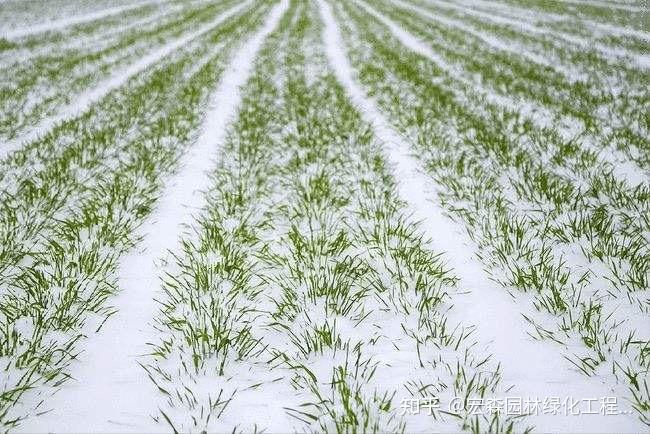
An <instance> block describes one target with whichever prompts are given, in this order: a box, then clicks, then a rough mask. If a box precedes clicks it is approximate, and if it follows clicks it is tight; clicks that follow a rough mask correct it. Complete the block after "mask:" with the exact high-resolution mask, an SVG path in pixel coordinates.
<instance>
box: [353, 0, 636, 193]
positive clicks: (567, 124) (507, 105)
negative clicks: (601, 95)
mask: <svg viewBox="0 0 650 434" xmlns="http://www.w3.org/2000/svg"><path fill="white" fill-rule="evenodd" d="M356 3H357V4H358V5H359V6H360V7H361V8H363V9H364V10H365V11H366V12H367V13H368V14H370V15H372V16H373V17H375V18H376V19H377V21H379V22H380V23H382V24H383V25H385V26H386V27H387V28H388V30H390V32H391V33H392V34H393V36H395V38H397V40H398V41H399V42H400V43H402V44H403V45H404V46H405V47H406V48H408V49H410V50H412V51H413V52H415V53H417V54H419V55H421V56H424V57H426V58H428V59H429V60H431V61H433V62H434V63H435V64H436V65H437V66H438V67H439V68H440V69H442V70H443V71H445V72H447V73H448V74H449V76H450V77H453V78H454V80H456V81H457V82H460V83H462V84H464V85H466V86H468V87H470V88H472V89H474V90H475V91H476V92H477V93H479V94H481V95H484V96H485V98H486V100H487V101H489V102H490V103H492V104H494V105H496V106H499V107H501V108H503V109H512V108H517V110H518V111H519V113H521V114H522V115H524V116H525V117H527V118H528V119H530V120H531V121H532V122H533V123H534V124H535V125H536V126H537V127H539V128H555V130H556V131H557V132H558V133H560V135H561V136H562V137H563V138H564V139H565V140H571V139H572V138H573V137H574V136H575V135H576V134H577V133H578V132H579V129H576V125H577V121H576V120H575V119H574V118H570V117H568V116H565V117H563V119H562V120H563V122H562V123H559V124H558V123H557V122H556V121H555V120H554V119H555V116H554V113H553V111H552V110H551V109H548V108H546V107H544V106H543V105H541V104H538V103H537V102H535V101H531V100H526V99H523V98H511V97H510V96H507V95H503V94H498V93H496V92H494V91H492V90H489V89H487V88H485V87H483V86H482V85H481V84H479V83H476V82H475V81H473V80H470V79H468V78H465V77H463V71H462V70H461V69H460V68H458V67H456V66H454V65H451V64H449V63H448V62H447V60H446V59H444V58H443V57H442V56H440V55H439V54H438V53H436V52H435V51H434V50H433V49H432V48H431V47H430V46H429V45H428V44H426V43H424V42H422V41H421V40H420V39H418V38H417V37H416V36H414V35H413V34H411V33H409V32H408V31H406V30H404V29H403V28H401V27H400V26H399V25H398V24H397V23H395V22H394V21H393V20H391V19H390V18H388V17H386V16H385V15H383V14H382V13H380V12H379V11H376V10H375V9H373V8H372V7H371V6H370V5H368V4H367V3H366V2H365V1H363V0H356ZM454 92H455V91H454ZM455 94H456V95H459V93H458V92H455ZM612 153H613V151H612ZM598 159H599V160H600V161H607V162H610V163H612V167H613V169H614V176H615V177H616V178H617V179H620V180H624V181H625V182H627V183H629V184H630V185H632V186H635V185H639V184H640V183H642V182H645V181H646V180H647V179H648V178H647V175H646V174H645V172H644V171H643V170H642V169H641V168H640V167H638V166H637V165H636V164H635V163H634V162H632V161H629V160H627V159H626V158H625V157H624V156H622V155H621V156H620V157H619V158H609V157H608V155H607V154H605V153H603V152H598Z"/></svg>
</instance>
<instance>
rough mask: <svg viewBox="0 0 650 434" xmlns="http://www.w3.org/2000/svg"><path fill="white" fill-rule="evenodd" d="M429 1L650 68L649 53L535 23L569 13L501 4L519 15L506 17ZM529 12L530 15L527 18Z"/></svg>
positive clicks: (598, 24) (504, 10)
mask: <svg viewBox="0 0 650 434" xmlns="http://www.w3.org/2000/svg"><path fill="white" fill-rule="evenodd" d="M427 1H428V2H429V3H431V4H435V5H437V6H439V7H443V8H449V9H455V10H458V11H460V12H462V13H464V14H468V15H474V16H477V17H481V18H486V19H488V20H489V21H492V22H493V23H497V24H505V25H508V26H512V27H515V28H517V29H519V30H520V31H522V32H524V33H529V34H539V35H546V36H550V37H553V38H557V39H560V40H564V41H565V42H569V43H570V44H574V45H577V46H578V47H582V48H589V49H595V50H597V51H599V52H600V53H601V54H602V55H604V56H605V57H611V58H621V57H624V58H629V59H630V60H631V61H632V62H634V63H636V65H637V66H639V67H641V68H650V55H647V54H636V53H632V52H629V51H628V50H625V49H621V48H615V47H612V46H609V45H605V44H601V43H598V42H595V41H593V40H591V39H587V38H583V37H580V36H577V35H571V34H567V33H565V32H558V31H557V30H550V29H546V28H544V27H543V26H538V25H536V24H535V23H537V22H539V21H540V20H541V21H543V20H546V21H557V20H566V19H567V17H566V16H563V15H556V14H549V13H543V12H540V11H535V12H529V11H525V10H522V9H518V8H514V7H511V6H507V5H503V4H500V5H499V8H498V10H499V12H508V13H510V14H514V16H515V17H516V19H514V18H508V17H504V16H502V15H500V14H493V13H491V12H483V11H478V10H475V9H468V8H467V5H468V4H467V3H463V2H461V3H452V2H447V1H442V0H427ZM469 4H471V5H478V6H481V7H489V8H490V9H491V10H493V9H494V8H493V7H492V6H491V4H488V3H487V2H483V1H481V2H478V1H476V0H475V1H474V2H471V1H470V3H469ZM527 16H528V17H529V18H527ZM580 21H581V22H584V23H585V24H587V25H589V24H591V25H593V26H598V27H601V28H605V25H604V24H602V25H601V24H600V23H590V22H585V20H580ZM610 28H611V27H610Z"/></svg>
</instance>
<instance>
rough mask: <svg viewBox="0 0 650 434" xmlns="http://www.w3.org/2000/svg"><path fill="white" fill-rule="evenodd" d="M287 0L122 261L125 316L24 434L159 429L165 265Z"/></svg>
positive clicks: (225, 89) (232, 75) (212, 106)
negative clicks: (147, 365)
mask: <svg viewBox="0 0 650 434" xmlns="http://www.w3.org/2000/svg"><path fill="white" fill-rule="evenodd" d="M287 8H288V1H287V0H283V2H282V3H281V4H279V5H277V6H276V7H275V8H274V9H273V11H272V12H271V14H270V15H269V17H268V19H267V20H266V22H265V24H264V26H263V27H262V28H261V29H260V30H259V31H258V32H257V33H256V34H255V35H254V36H252V37H251V38H250V39H249V40H248V41H247V42H246V43H245V44H244V45H243V46H242V47H241V49H239V50H238V51H237V54H236V55H235V57H234V58H233V59H232V61H231V63H230V64H229V66H228V69H227V70H226V71H225V73H224V75H223V77H222V79H221V81H220V83H219V84H218V87H217V89H216V90H215V92H214V93H213V94H212V95H211V98H210V103H209V111H208V113H207V114H206V117H205V121H204V124H203V126H202V130H201V134H200V136H199V138H198V140H197V142H196V143H195V144H194V146H193V147H192V148H191V149H190V150H189V152H188V153H186V154H185V155H184V156H183V158H182V160H181V162H180V167H181V168H180V171H179V173H177V174H176V175H174V176H173V177H172V179H171V180H169V181H168V183H167V187H166V188H165V190H164V191H163V195H162V197H161V199H160V202H159V203H158V205H157V207H156V209H155V211H154V213H153V215H151V216H150V217H149V219H148V220H147V222H146V223H145V224H144V226H143V227H142V228H141V229H140V232H141V234H142V235H143V236H144V239H143V242H142V244H141V245H140V246H139V247H138V248H137V250H136V251H133V252H132V253H130V254H128V255H126V256H125V257H124V258H122V260H121V261H120V271H119V273H120V274H119V286H120V288H121V290H122V292H121V293H120V294H118V295H117V296H115V297H114V298H113V299H112V303H113V304H114V306H115V307H116V308H117V310H118V313H117V314H115V315H114V316H113V317H111V318H110V319H109V320H108V321H107V323H106V324H105V325H104V327H103V328H102V329H101V331H100V332H99V333H98V334H96V335H94V336H92V337H91V338H90V339H88V340H87V341H86V343H85V351H84V353H83V354H82V355H81V357H80V359H81V360H80V361H79V362H78V363H75V364H74V365H73V372H72V373H71V375H72V377H73V378H74V380H71V381H70V382H69V383H67V384H65V385H64V386H63V388H62V389H61V390H60V392H59V393H57V394H56V395H55V396H54V397H53V398H52V399H51V400H50V401H48V407H50V408H53V410H52V411H51V412H50V413H46V414H44V415H42V416H41V417H38V418H32V419H31V420H27V421H26V422H25V423H24V424H23V425H21V426H20V429H19V431H21V432H45V431H48V432H88V430H89V429H92V432H159V431H160V430H161V427H160V426H158V425H156V424H155V423H154V422H153V420H152V419H151V417H150V415H151V414H153V413H155V412H156V402H157V401H158V399H159V394H158V391H157V390H156V389H155V387H154V385H153V383H152V382H151V381H150V380H149V378H147V375H146V372H145V371H144V369H143V368H142V367H141V366H140V365H139V361H140V359H141V356H143V355H145V354H146V353H147V352H148V351H149V349H148V348H147V342H153V341H155V339H156V336H157V333H156V332H155V331H154V330H153V327H152V326H151V321H152V320H153V318H154V316H155V313H156V311H157V308H158V305H157V303H156V301H155V299H154V297H155V296H156V295H157V294H159V290H160V281H159V278H160V276H161V265H162V263H164V260H165V259H168V258H169V253H168V252H178V251H179V249H180V237H181V235H182V234H183V231H184V230H185V229H186V228H187V226H188V225H189V224H190V223H191V222H192V220H193V214H194V213H195V212H199V211H200V210H202V209H204V208H205V205H206V204H205V195H204V193H203V191H205V190H206V189H207V188H208V187H209V183H210V176H209V172H210V170H211V169H212V168H213V167H214V165H215V161H214V160H215V159H216V158H218V157H219V150H220V149H221V147H222V145H223V143H224V141H225V139H226V133H227V127H228V125H229V124H230V122H231V119H232V118H233V117H234V116H235V115H236V111H237V109H238V107H239V106H240V103H241V94H240V88H241V87H242V86H243V85H244V84H245V83H246V80H247V79H248V77H249V76H250V74H251V71H252V68H253V65H254V60H255V58H256V56H257V53H258V52H259V50H260V48H261V46H262V44H263V43H264V40H265V39H266V38H267V37H268V35H269V34H270V33H271V32H272V31H273V30H274V29H275V28H276V27H277V25H278V23H279V21H280V18H281V17H282V15H283V14H284V12H285V11H286V9H287Z"/></svg>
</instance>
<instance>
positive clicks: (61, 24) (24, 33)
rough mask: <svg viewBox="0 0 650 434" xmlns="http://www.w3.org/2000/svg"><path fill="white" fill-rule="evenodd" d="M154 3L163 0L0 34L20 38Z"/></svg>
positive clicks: (136, 3) (159, 1)
mask: <svg viewBox="0 0 650 434" xmlns="http://www.w3.org/2000/svg"><path fill="white" fill-rule="evenodd" d="M153 3H161V0H148V1H138V2H135V3H133V4H129V5H125V6H117V7H113V8H108V9H103V10H100V11H96V12H91V13H88V14H83V15H76V16H72V17H68V18H63V19H60V20H57V21H50V22H44V23H40V24H36V25H32V26H28V27H21V28H19V29H13V30H10V31H8V32H4V34H0V37H4V38H6V39H18V38H23V37H25V36H30V35H35V34H38V33H44V32H49V31H52V30H60V29H63V28H66V27H69V26H73V25H75V24H82V23H87V22H89V21H95V20H99V19H101V18H105V17H110V16H111V15H117V14H120V13H122V12H126V11H130V10H133V9H139V8H141V7H143V6H146V5H149V4H153Z"/></svg>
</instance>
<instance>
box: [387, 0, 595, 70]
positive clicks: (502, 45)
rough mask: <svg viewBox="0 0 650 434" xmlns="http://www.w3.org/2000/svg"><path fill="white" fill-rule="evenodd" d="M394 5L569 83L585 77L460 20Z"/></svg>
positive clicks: (422, 9)
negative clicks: (545, 69)
mask: <svg viewBox="0 0 650 434" xmlns="http://www.w3.org/2000/svg"><path fill="white" fill-rule="evenodd" d="M394 3H395V4H397V5H399V6H400V7H403V8H406V9H410V10H412V11H414V12H416V13H417V15H419V16H424V17H426V18H428V19H430V20H434V21H438V22H440V23H442V24H444V25H446V26H450V27H455V28H457V29H459V30H461V31H463V32H465V33H468V34H470V35H472V36H474V37H476V38H478V39H480V40H481V41H483V42H484V43H486V44H487V45H489V46H491V47H493V48H495V49H497V50H500V51H507V52H509V53H514V54H516V55H518V56H523V57H525V58H527V59H528V60H530V61H531V62H533V63H537V64H539V65H542V66H546V67H550V68H553V69H555V70H556V71H558V72H559V73H561V74H564V76H565V77H566V78H567V79H568V80H569V81H578V80H581V79H582V78H583V75H582V74H579V73H578V72H576V71H575V70H574V69H573V68H571V69H570V68H565V67H563V66H562V65H558V64H557V63H555V62H553V61H552V60H550V59H548V58H546V57H544V56H540V55H539V54H536V53H534V52H532V51H529V50H526V49H525V48H524V47H523V46H522V45H521V44H516V43H513V42H512V41H504V40H502V39H499V38H497V37H494V36H492V35H490V34H489V33H486V32H484V31H479V30H476V29H474V28H473V27H471V26H469V25H467V24H465V23H463V22H462V21H460V20H456V19H452V18H448V17H445V16H443V15H440V14H433V13H431V12H429V11H427V10H426V9H424V8H421V7H419V6H416V5H414V4H410V3H407V2H404V1H402V0H394Z"/></svg>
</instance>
